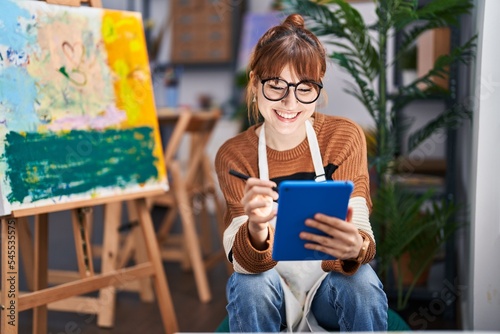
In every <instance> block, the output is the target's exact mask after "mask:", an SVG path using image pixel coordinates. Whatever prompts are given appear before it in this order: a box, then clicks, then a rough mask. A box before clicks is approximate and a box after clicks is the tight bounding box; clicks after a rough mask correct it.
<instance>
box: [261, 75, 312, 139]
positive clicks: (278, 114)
mask: <svg viewBox="0 0 500 334" xmlns="http://www.w3.org/2000/svg"><path fill="white" fill-rule="evenodd" d="M279 78H280V79H283V80H285V81H286V82H288V83H291V84H296V83H298V82H299V81H300V79H299V78H298V77H297V75H296V74H295V73H294V72H292V71H291V69H290V66H289V65H286V66H285V67H284V68H283V70H282V71H281V73H280V76H279ZM262 79H267V78H257V80H256V81H257V84H256V86H255V88H254V89H255V91H254V94H255V96H256V97H257V103H258V107H259V111H260V113H261V114H262V116H263V117H264V119H265V122H266V133H267V131H268V129H269V130H270V131H272V132H273V133H275V134H277V135H294V134H297V135H301V136H302V135H303V134H305V132H304V124H305V121H306V120H307V119H309V118H310V117H311V116H312V114H313V113H314V111H315V109H316V102H313V103H309V104H305V103H301V102H299V101H297V99H296V97H295V94H294V93H295V87H289V92H288V95H287V96H286V97H285V98H284V99H282V100H279V101H270V100H268V99H267V98H266V97H265V96H264V94H263V92H262V83H261V82H260V81H261V80H262Z"/></svg>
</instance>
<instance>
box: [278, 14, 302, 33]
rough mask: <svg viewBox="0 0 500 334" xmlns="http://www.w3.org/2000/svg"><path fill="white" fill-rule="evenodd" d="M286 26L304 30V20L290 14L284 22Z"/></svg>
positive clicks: (299, 16) (297, 15)
mask: <svg viewBox="0 0 500 334" xmlns="http://www.w3.org/2000/svg"><path fill="white" fill-rule="evenodd" d="M283 25H284V26H291V27H296V28H300V29H304V28H305V25H304V18H303V17H302V16H301V15H299V14H290V15H288V17H287V18H286V19H285V21H284V22H283Z"/></svg>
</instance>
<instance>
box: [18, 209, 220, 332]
mask: <svg viewBox="0 0 500 334" xmlns="http://www.w3.org/2000/svg"><path fill="white" fill-rule="evenodd" d="M99 209H100V208H97V210H96V211H97V212H96V215H97V216H99V215H100V213H99V212H98V211H99ZM162 214H163V213H162V212H161V209H155V211H154V213H153V220H154V222H158V221H160V219H161V215H162ZM49 219H50V222H51V223H50V224H49V267H50V268H51V269H63V270H76V266H75V265H74V264H75V263H76V261H75V252H74V246H73V243H72V231H71V224H70V220H69V219H70V217H69V213H57V214H51V215H50V216H49ZM99 231H102V225H101V226H100V225H99V222H97V221H96V224H95V230H94V240H95V241H96V242H99V241H100V237H101V235H100V232H99ZM98 266H99V261H96V268H97V270H98V268H99V267H98ZM164 268H165V272H166V275H167V280H168V284H169V287H170V291H171V293H172V298H173V303H174V308H175V311H176V315H177V321H178V324H179V331H180V332H214V330H215V329H216V328H217V326H218V325H219V324H220V322H221V321H222V320H223V319H224V317H225V316H226V310H225V305H226V297H225V285H226V281H227V279H228V274H227V271H226V267H225V264H224V263H222V262H220V263H218V264H217V265H216V266H215V267H214V268H212V269H211V270H210V272H209V283H210V287H211V292H212V295H213V298H212V301H211V302H209V303H206V304H204V303H201V302H200V301H199V299H198V295H197V290H196V285H195V282H194V277H193V275H192V273H191V272H189V271H187V272H186V271H184V270H183V269H182V268H181V266H180V265H179V264H177V263H167V262H165V263H164ZM24 285H25V283H24V282H23V275H22V273H21V281H20V286H21V289H23V286H24ZM116 303H117V304H116V320H115V326H114V327H113V328H99V327H98V326H97V325H96V319H95V316H94V315H89V314H79V313H69V312H55V311H49V316H48V322H49V325H48V334H63V333H64V334H66V333H72V334H73V333H75V334H76V333H78V334H98V333H99V334H104V333H106V334H118V333H119V334H128V333H130V334H156V333H164V330H163V324H162V321H161V318H160V314H159V311H158V306H157V304H156V303H155V302H153V303H144V302H142V301H141V300H140V299H139V296H138V294H136V293H133V292H126V291H120V292H118V295H117V301H116ZM19 319H20V322H19V324H20V326H19V333H22V334H24V333H31V330H32V325H31V323H32V322H31V319H32V312H31V311H25V312H21V313H20V317H19Z"/></svg>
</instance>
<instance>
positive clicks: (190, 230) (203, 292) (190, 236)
mask: <svg viewBox="0 0 500 334" xmlns="http://www.w3.org/2000/svg"><path fill="white" fill-rule="evenodd" d="M170 171H171V174H172V178H173V182H172V183H173V184H172V187H173V191H174V193H175V197H176V199H177V203H178V205H179V213H180V215H181V222H182V230H183V233H184V239H185V245H184V246H185V247H186V249H187V251H188V256H189V259H190V262H191V266H192V268H193V272H194V276H195V280H196V286H197V288H198V295H199V297H200V300H201V301H202V302H204V303H205V302H209V301H210V300H211V299H212V296H211V293H210V287H209V285H208V279H207V272H206V269H205V263H204V262H203V257H202V253H201V248H200V241H199V238H198V233H197V231H196V225H195V221H194V217H193V211H192V209H191V204H190V201H189V195H188V193H187V190H186V185H185V182H184V180H183V178H182V175H181V172H180V167H179V165H178V164H176V163H172V164H171V166H170Z"/></svg>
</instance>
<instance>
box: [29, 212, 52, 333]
mask: <svg viewBox="0 0 500 334" xmlns="http://www.w3.org/2000/svg"><path fill="white" fill-rule="evenodd" d="M48 226H49V225H48V215H47V214H46V213H45V214H40V215H37V216H35V237H34V241H35V246H34V249H35V252H34V262H35V265H34V276H33V291H38V290H42V289H45V288H46V287H47V286H48V279H49V274H48V266H49V238H48V234H49V228H48ZM46 333H47V305H42V306H38V307H35V308H34V309H33V334H46Z"/></svg>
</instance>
